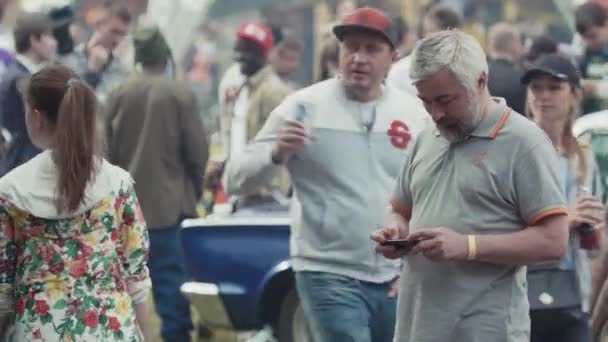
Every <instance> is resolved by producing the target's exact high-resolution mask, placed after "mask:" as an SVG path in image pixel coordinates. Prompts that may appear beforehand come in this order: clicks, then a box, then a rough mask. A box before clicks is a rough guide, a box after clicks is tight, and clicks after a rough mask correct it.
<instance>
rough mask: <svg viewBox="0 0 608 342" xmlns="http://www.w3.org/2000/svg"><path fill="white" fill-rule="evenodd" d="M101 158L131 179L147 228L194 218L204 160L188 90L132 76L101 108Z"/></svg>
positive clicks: (202, 141)
mask: <svg viewBox="0 0 608 342" xmlns="http://www.w3.org/2000/svg"><path fill="white" fill-rule="evenodd" d="M105 113H106V114H105V117H104V120H105V127H106V134H107V139H108V140H107V143H108V154H107V158H108V160H109V161H110V162H112V163H113V164H116V165H118V166H120V167H122V168H124V169H125V170H127V171H129V173H131V175H132V176H133V178H134V179H135V192H136V193H137V196H138V197H139V200H140V203H141V207H142V210H143V213H144V217H145V219H146V222H147V224H148V227H150V228H163V227H168V226H171V225H175V224H176V223H179V221H180V219H181V218H182V217H195V216H196V204H197V202H198V200H199V199H200V196H201V193H202V188H203V184H202V181H203V173H204V170H205V166H206V164H207V159H208V156H209V151H208V143H207V139H206V136H205V131H204V128H203V124H202V121H201V117H200V115H199V113H198V108H197V101H196V96H195V95H194V93H193V91H192V89H191V88H190V86H189V85H188V84H186V83H180V82H177V81H174V80H170V79H167V78H165V77H164V76H161V75H158V76H157V75H146V74H143V75H134V76H132V77H131V78H130V79H128V80H127V81H126V82H124V83H123V84H122V85H120V86H118V88H116V89H115V90H114V91H113V92H112V93H111V94H110V96H109V97H108V101H107V105H106V106H105Z"/></svg>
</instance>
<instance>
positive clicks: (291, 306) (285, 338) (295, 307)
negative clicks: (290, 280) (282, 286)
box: [277, 290, 313, 342]
mask: <svg viewBox="0 0 608 342" xmlns="http://www.w3.org/2000/svg"><path fill="white" fill-rule="evenodd" d="M277 338H278V339H279V342H312V341H313V339H312V334H311V333H310V328H309V327H308V322H306V318H305V317H304V310H302V305H301V304H300V299H299V298H298V294H297V293H296V290H291V291H289V293H288V294H287V296H285V299H284V300H283V304H282V305H281V312H280V313H279V319H278V325H277Z"/></svg>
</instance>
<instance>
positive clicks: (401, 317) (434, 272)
mask: <svg viewBox="0 0 608 342" xmlns="http://www.w3.org/2000/svg"><path fill="white" fill-rule="evenodd" d="M496 101H497V102H498V105H497V106H495V108H494V110H493V111H492V112H491V113H489V114H488V115H487V116H486V117H485V118H484V119H483V120H482V122H481V123H480V125H479V126H478V127H477V128H476V130H475V131H474V132H473V133H472V134H471V136H470V137H469V138H468V139H466V140H465V141H463V142H459V143H452V144H450V143H449V142H448V141H447V140H445V139H444V138H443V137H441V136H439V134H438V133H437V131H436V129H435V128H434V127H433V128H431V129H427V130H425V131H424V132H423V133H421V135H420V136H419V138H418V139H417V141H416V143H415V145H414V146H413V150H412V153H411V154H410V156H409V157H408V160H407V162H406V165H405V168H404V171H403V173H402V175H401V178H400V180H399V182H398V184H397V189H396V191H395V194H394V196H393V201H392V204H393V207H394V208H395V209H396V210H398V211H399V212H401V213H402V214H403V215H405V216H406V217H409V218H410V220H409V224H410V232H411V233H412V232H415V231H416V230H418V229H421V228H436V227H441V226H443V227H449V228H452V229H454V230H456V231H457V232H459V233H462V234H505V233H512V232H516V231H518V230H521V229H524V228H525V227H526V226H529V225H534V224H536V223H538V222H539V221H540V220H542V219H543V218H546V217H548V216H551V215H564V214H567V212H566V201H565V198H564V194H563V187H562V184H561V180H560V178H559V171H558V170H559V163H558V154H557V151H556V150H555V148H554V147H553V145H552V144H551V142H550V140H549V139H548V137H547V136H546V135H545V133H544V132H543V131H542V130H541V129H540V128H538V127H537V126H536V125H535V124H534V123H533V122H531V121H529V120H528V119H526V118H525V117H523V116H521V115H518V114H516V113H515V112H512V111H511V110H510V109H509V108H508V107H507V106H506V104H505V103H504V100H498V99H497V100H496ZM401 279H402V280H401V292H400V295H399V306H398V311H397V331H396V338H395V341H400V342H446V341H450V342H488V341H492V342H524V341H525V342H528V341H529V338H530V337H529V334H530V320H529V315H528V300H527V293H526V272H525V267H513V266H501V265H495V264H489V263H482V262H446V263H435V262H432V261H430V260H429V259H427V258H425V257H424V256H411V257H407V258H405V263H404V270H403V277H402V278H401Z"/></svg>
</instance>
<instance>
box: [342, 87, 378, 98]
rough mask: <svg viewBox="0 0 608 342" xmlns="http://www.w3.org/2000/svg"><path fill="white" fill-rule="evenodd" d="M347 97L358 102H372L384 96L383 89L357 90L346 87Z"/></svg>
mask: <svg viewBox="0 0 608 342" xmlns="http://www.w3.org/2000/svg"><path fill="white" fill-rule="evenodd" d="M344 92H345V93H346V97H347V98H349V99H350V100H353V101H357V102H371V101H375V100H377V99H379V98H380V95H382V87H381V86H378V87H374V88H372V89H356V88H351V87H346V86H345V87H344Z"/></svg>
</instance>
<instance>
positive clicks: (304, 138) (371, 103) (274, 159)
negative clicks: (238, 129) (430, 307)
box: [224, 8, 428, 342]
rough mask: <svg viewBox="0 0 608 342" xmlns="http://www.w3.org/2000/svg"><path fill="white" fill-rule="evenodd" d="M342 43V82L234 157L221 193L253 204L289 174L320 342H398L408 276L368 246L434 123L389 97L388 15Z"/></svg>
mask: <svg viewBox="0 0 608 342" xmlns="http://www.w3.org/2000/svg"><path fill="white" fill-rule="evenodd" d="M334 34H335V35H336V37H337V38H338V40H339V41H340V57H339V74H340V76H339V77H335V78H331V79H329V80H326V81H323V82H320V83H317V84H314V85H312V86H310V87H308V88H305V89H302V90H299V91H297V92H295V93H294V94H293V95H290V96H289V97H288V98H287V99H285V101H283V102H282V103H281V104H280V105H279V106H278V107H277V108H276V109H275V110H274V111H273V112H272V113H271V114H270V117H269V118H268V120H266V124H265V125H264V127H263V128H262V129H261V131H260V132H259V133H258V135H257V136H256V137H255V138H254V140H253V141H252V142H251V143H250V144H249V145H247V147H246V148H245V149H244V150H243V152H242V153H241V154H240V155H239V156H237V157H234V156H231V157H230V159H229V161H228V163H227V164H226V172H225V178H224V183H225V188H226V190H227V191H228V192H229V193H233V194H248V193H251V192H255V191H257V188H258V187H259V186H261V185H263V184H265V183H266V180H267V179H268V178H270V177H271V176H272V175H273V174H274V173H275V172H280V171H282V170H285V169H287V170H288V171H289V175H290V179H291V181H292V185H293V189H294V195H293V197H294V199H293V200H292V208H291V209H292V210H291V211H290V213H291V230H292V231H291V245H290V246H291V248H290V252H291V261H292V267H293V270H294V271H295V278H296V287H297V290H298V295H299V298H300V300H301V302H302V308H303V311H304V314H305V316H306V318H307V321H308V322H309V324H310V327H311V331H312V332H313V334H314V341H317V342H334V341H351V342H372V341H373V342H390V341H392V339H393V331H394V327H395V312H396V301H397V300H396V292H395V289H397V287H396V284H397V281H396V280H397V275H398V273H399V267H400V265H399V262H395V261H389V260H383V258H382V257H381V256H380V255H378V254H376V253H375V252H374V248H373V245H372V244H371V243H370V238H369V236H370V234H371V232H372V231H373V230H374V229H375V227H379V226H380V225H381V224H382V221H383V213H384V212H387V210H388V209H387V203H388V200H389V194H390V192H391V191H392V188H393V187H394V186H395V184H396V179H397V175H398V170H399V168H400V165H401V164H402V163H403V162H404V160H405V158H406V156H407V155H408V154H409V153H410V151H411V146H412V145H413V143H411V142H412V141H413V139H414V137H415V136H416V135H417V134H418V132H420V131H421V130H422V129H423V128H424V127H425V126H426V124H427V121H428V115H427V114H426V113H425V111H424V109H423V108H422V106H421V105H420V104H419V101H418V100H417V99H415V98H414V97H413V96H412V95H409V94H407V93H405V92H402V91H400V90H397V89H396V88H393V87H391V86H385V85H383V81H384V78H385V77H386V74H387V72H388V70H389V69H390V67H391V65H392V63H393V61H394V60H395V59H396V58H397V51H396V49H395V48H396V46H397V31H396V30H395V29H394V26H393V24H392V21H391V20H390V19H389V18H388V17H387V16H386V15H385V14H384V13H382V12H381V11H379V10H377V9H373V8H359V9H357V10H355V11H354V12H353V13H351V14H349V15H347V16H346V17H345V18H344V21H343V22H342V24H340V25H338V26H336V27H334Z"/></svg>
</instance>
